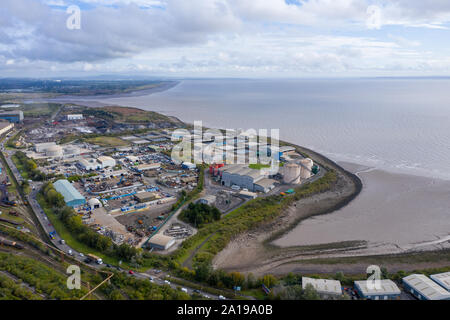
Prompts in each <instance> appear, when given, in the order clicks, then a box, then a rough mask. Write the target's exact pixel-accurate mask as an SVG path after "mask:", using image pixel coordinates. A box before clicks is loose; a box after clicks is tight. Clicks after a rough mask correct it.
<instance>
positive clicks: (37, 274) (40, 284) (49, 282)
mask: <svg viewBox="0 0 450 320" xmlns="http://www.w3.org/2000/svg"><path fill="white" fill-rule="evenodd" d="M0 269H1V270H5V271H6V272H8V273H10V274H12V275H14V276H16V277H17V278H20V279H22V280H23V281H24V282H26V283H27V284H29V285H30V286H32V287H34V288H35V290H36V292H37V293H43V294H45V295H46V296H47V297H48V298H49V299H58V300H60V299H78V298H80V297H82V296H83V295H84V294H85V293H86V292H87V291H86V290H85V289H81V290H69V289H68V288H67V284H66V281H67V277H66V276H65V275H63V274H60V273H58V272H57V271H56V270H54V269H52V268H50V267H48V266H46V265H45V264H43V263H41V262H38V261H36V260H33V259H30V258H25V257H22V256H17V255H12V254H6V253H0Z"/></svg>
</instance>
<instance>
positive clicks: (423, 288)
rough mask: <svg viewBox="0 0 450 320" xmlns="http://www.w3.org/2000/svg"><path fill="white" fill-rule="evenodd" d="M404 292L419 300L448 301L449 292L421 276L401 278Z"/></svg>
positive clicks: (449, 297)
mask: <svg viewBox="0 0 450 320" xmlns="http://www.w3.org/2000/svg"><path fill="white" fill-rule="evenodd" d="M403 285H404V287H405V291H407V292H410V293H411V294H412V295H414V296H415V297H416V298H417V299H419V300H450V292H449V291H447V290H445V289H444V288H443V287H441V286H440V285H438V284H437V283H436V282H434V281H433V280H431V279H430V278H428V277H427V276H425V275H423V274H411V275H409V276H407V277H404V278H403Z"/></svg>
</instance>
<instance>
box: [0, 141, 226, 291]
mask: <svg viewBox="0 0 450 320" xmlns="http://www.w3.org/2000/svg"><path fill="white" fill-rule="evenodd" d="M0 149H1V150H2V152H3V153H7V154H8V156H7V157H6V162H7V164H8V166H9V168H10V169H11V172H12V173H13V175H14V177H15V178H16V180H17V181H18V182H19V183H20V182H21V181H23V178H22V176H21V175H20V173H19V171H18V170H17V168H16V166H15V165H14V163H13V161H12V160H11V155H12V154H14V153H13V152H11V151H10V150H5V149H4V140H1V142H0ZM42 185H43V183H42V182H36V181H31V182H30V188H31V192H30V194H29V195H28V196H27V200H28V203H29V204H30V206H31V209H32V210H33V212H34V214H35V216H36V217H37V219H38V221H39V223H40V225H41V226H42V228H43V229H44V231H45V232H46V234H50V232H54V231H55V229H54V228H53V225H52V224H51V223H50V221H49V219H48V217H47V215H46V214H45V212H44V210H42V208H41V206H40V205H39V203H38V202H37V200H36V196H37V194H38V192H39V190H40V188H41V187H42ZM54 238H55V239H51V240H50V241H51V243H52V244H53V245H54V246H55V247H56V248H57V249H59V250H60V251H63V252H64V253H66V254H67V255H71V256H72V257H73V258H75V259H76V260H78V261H80V262H84V260H85V259H86V258H85V257H84V254H83V253H80V252H78V251H76V250H74V249H72V248H71V247H69V246H68V245H67V244H63V243H61V240H63V239H62V238H61V237H60V236H59V235H58V234H57V233H55V236H54ZM91 266H92V267H94V268H97V269H100V268H103V267H105V266H108V267H111V268H115V269H116V270H118V271H123V272H127V273H128V275H129V276H134V277H137V278H140V279H148V280H149V281H151V282H152V283H155V284H157V285H169V286H170V287H171V288H173V289H177V287H179V286H180V285H177V284H174V283H171V282H170V281H169V280H167V279H166V278H168V277H170V276H169V275H165V274H162V276H161V277H160V276H158V275H151V274H149V273H150V272H149V273H139V272H133V274H131V273H130V272H129V270H125V269H122V268H120V267H113V266H109V265H99V264H96V263H92V264H91ZM184 289H185V290H186V291H185V292H187V293H188V294H190V295H192V294H193V293H198V294H200V295H202V296H203V297H205V298H209V299H219V296H217V295H212V294H210V293H206V292H202V291H198V290H195V289H192V288H189V287H185V288H184Z"/></svg>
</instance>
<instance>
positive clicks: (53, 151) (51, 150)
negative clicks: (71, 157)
mask: <svg viewBox="0 0 450 320" xmlns="http://www.w3.org/2000/svg"><path fill="white" fill-rule="evenodd" d="M45 155H46V156H47V157H62V155H63V150H62V148H61V147H60V146H50V147H48V148H47V149H46V150H45Z"/></svg>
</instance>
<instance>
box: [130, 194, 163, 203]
mask: <svg viewBox="0 0 450 320" xmlns="http://www.w3.org/2000/svg"><path fill="white" fill-rule="evenodd" d="M134 198H135V199H136V200H137V201H138V202H140V203H143V202H149V201H153V200H155V199H158V198H159V197H158V195H157V194H156V193H154V192H138V193H136V194H135V195H134Z"/></svg>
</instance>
